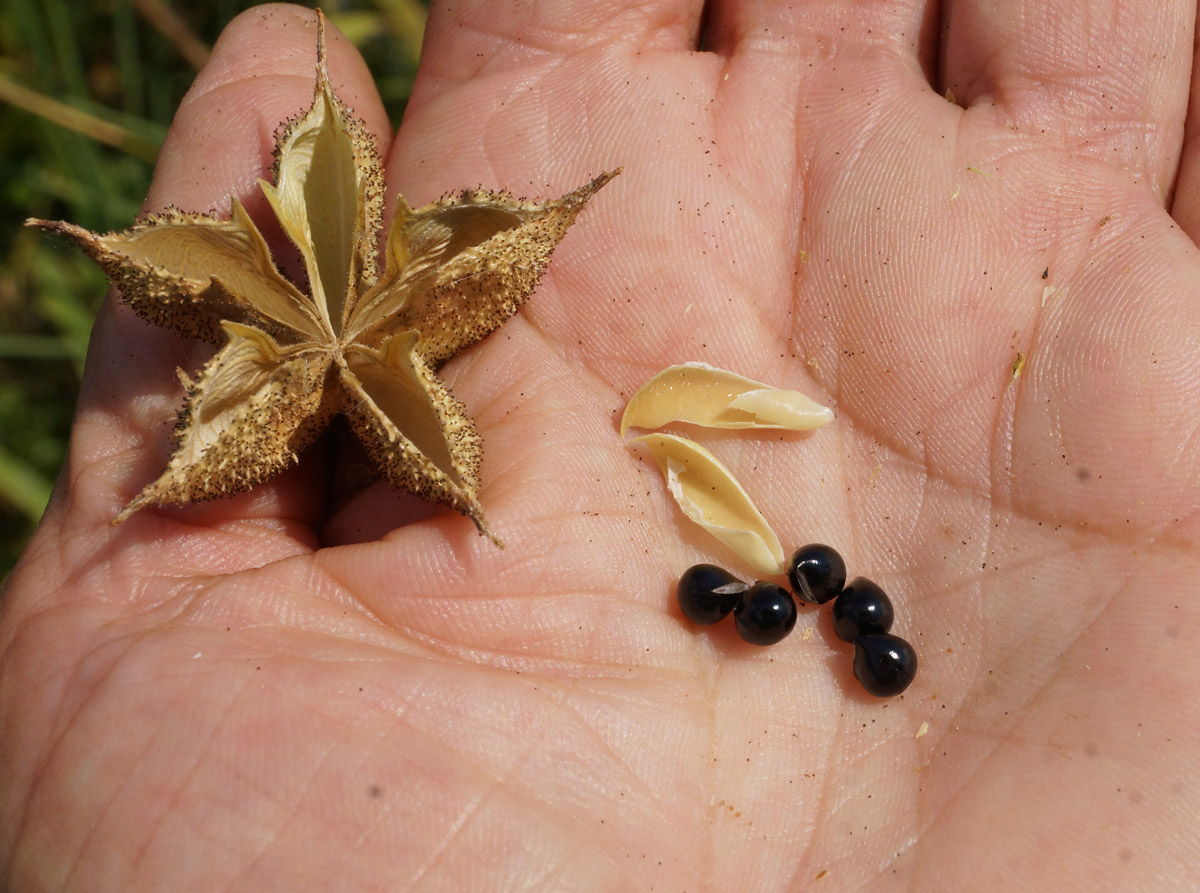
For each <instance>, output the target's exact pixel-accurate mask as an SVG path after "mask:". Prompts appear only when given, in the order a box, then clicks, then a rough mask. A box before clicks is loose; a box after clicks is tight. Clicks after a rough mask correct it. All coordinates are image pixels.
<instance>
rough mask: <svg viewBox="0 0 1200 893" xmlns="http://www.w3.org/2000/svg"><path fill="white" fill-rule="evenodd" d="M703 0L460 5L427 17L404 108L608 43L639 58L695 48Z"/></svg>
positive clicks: (477, 1) (513, 0) (475, 1)
mask: <svg viewBox="0 0 1200 893" xmlns="http://www.w3.org/2000/svg"><path fill="white" fill-rule="evenodd" d="M703 7H704V2H703V0H558V2H555V3H541V4H536V3H535V4H531V3H523V2H520V0H508V2H496V0H467V2H462V3H454V4H448V3H446V4H438V5H436V6H433V7H432V8H431V9H430V11H429V22H428V24H427V25H426V28H425V43H424V46H423V48H422V50H421V70H420V72H418V75H417V80H416V83H415V84H414V85H413V95H412V99H411V100H410V104H413V105H416V106H418V107H419V106H420V105H421V104H422V103H425V102H429V101H431V100H432V99H433V98H435V97H436V96H437V95H438V94H440V93H442V92H444V91H445V90H447V89H449V88H450V87H452V86H454V85H456V84H461V83H463V82H464V81H470V80H474V79H476V78H479V77H480V76H482V75H495V74H499V73H502V72H505V71H509V70H512V69H514V68H525V67H529V68H530V70H531V73H536V72H537V71H538V70H539V69H541V70H545V69H546V68H547V67H552V66H553V65H555V64H556V62H557V60H559V59H561V58H562V57H564V56H570V55H574V54H577V53H580V52H584V51H587V50H594V51H603V49H604V48H606V47H611V46H613V45H614V44H617V45H622V46H627V47H636V48H637V50H638V51H639V52H647V53H650V52H655V51H672V50H690V49H693V48H694V47H695V43H696V39H697V34H698V32H699V27H700V17H701V12H702V11H703Z"/></svg>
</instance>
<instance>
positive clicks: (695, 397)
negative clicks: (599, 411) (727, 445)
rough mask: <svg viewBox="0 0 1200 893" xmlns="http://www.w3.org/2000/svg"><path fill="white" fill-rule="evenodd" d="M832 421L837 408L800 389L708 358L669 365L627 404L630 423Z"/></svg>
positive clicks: (803, 427)
mask: <svg viewBox="0 0 1200 893" xmlns="http://www.w3.org/2000/svg"><path fill="white" fill-rule="evenodd" d="M832 421H833V410H831V409H829V408H828V407H826V406H822V405H821V404H820V403H817V402H815V401H814V400H811V399H810V398H808V397H806V396H804V395H803V394H801V393H800V392H799V391H786V390H783V389H782V388H773V387H771V386H770V385H767V384H763V383H762V382H760V381H754V380H753V379H750V378H745V377H744V376H741V375H737V374H736V373H733V372H728V371H726V370H725V369H718V368H717V367H715V366H710V365H708V364H707V363H683V364H681V365H678V366H668V367H667V368H666V369H664V370H663V371H662V372H660V373H658V375H656V376H654V377H653V378H652V379H650V380H649V381H648V382H646V383H645V384H644V385H643V386H642V387H641V388H640V389H639V390H638V392H637V393H636V394H634V395H633V397H631V398H630V400H629V403H628V404H627V405H626V406H625V414H624V415H622V416H621V436H622V437H624V436H625V431H626V429H628V428H658V427H661V426H662V425H665V424H667V423H668V422H688V423H690V424H693V425H704V426H706V427H708V428H785V429H787V430H790V431H808V430H810V429H812V428H820V427H821V426H822V425H827V424H829V423H830V422H832Z"/></svg>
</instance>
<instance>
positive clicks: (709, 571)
mask: <svg viewBox="0 0 1200 893" xmlns="http://www.w3.org/2000/svg"><path fill="white" fill-rule="evenodd" d="M788 582H789V583H790V584H791V592H788V590H787V589H784V588H783V587H782V586H780V585H778V584H776V583H771V582H769V581H766V580H759V581H758V582H756V583H754V584H753V585H750V584H747V583H745V582H744V581H742V580H740V579H738V578H737V577H736V576H734V575H733V574H731V573H730V572H729V571H727V570H725V569H724V568H722V567H717V566H716V565H713V564H697V565H694V566H692V567H689V568H688V569H687V570H686V571H684V572H683V575H682V576H681V577H680V578H679V585H678V587H677V589H676V595H677V597H678V599H679V607H680V609H681V610H682V611H683V616H685V617H687V618H688V620H690V621H692V622H693V623H696V624H699V625H701V626H710V625H712V624H714V623H717V622H719V621H721V620H723V619H724V618H725V617H727V616H729V614H730V613H732V614H733V620H734V625H735V626H736V628H737V633H738V635H739V636H741V637H742V638H743V639H745V640H746V641H747V642H749V643H750V644H752V645H774V644H775V643H776V642H780V641H782V640H783V639H784V638H785V637H786V636H787V635H788V633H790V632H791V631H792V628H793V627H794V626H795V625H796V599H799V600H800V601H801V602H803V603H805V604H810V605H823V604H825V603H826V602H828V601H833V631H834V633H835V634H836V635H837V637H838V638H839V639H841V640H842V641H843V642H850V643H852V644H853V645H854V676H855V678H856V679H858V681H859V683H860V684H861V685H862V687H863V688H864V689H866V690H867V692H868V693H870V694H873V695H875V696H876V697H880V698H888V697H892V696H893V695H898V694H900V692H902V691H904V689H906V688H908V686H909V683H911V682H912V681H913V678H914V677H915V676H916V674H917V653H916V651H914V650H913V647H912V645H910V644H909V643H908V642H906V641H905V640H904V639H902V638H900V637H899V636H893V635H892V634H891V633H890V630H891V628H892V620H893V618H894V612H893V610H892V602H891V600H890V599H889V598H888V597H887V593H885V592H884V591H883V589H881V588H880V587H879V585H878V584H876V583H874V582H872V581H871V580H868V579H867V578H866V577H855V578H854V579H853V580H851V581H850V583H849V585H847V583H846V562H845V561H844V560H842V556H841V555H839V554H838V553H837V551H836V550H835V549H833V548H831V547H829V546H826V545H823V544H821V543H812V544H810V545H807V546H801V547H800V548H799V549H797V550H796V551H795V552H794V553H792V557H791V560H790V561H789V562H788ZM793 596H794V598H793Z"/></svg>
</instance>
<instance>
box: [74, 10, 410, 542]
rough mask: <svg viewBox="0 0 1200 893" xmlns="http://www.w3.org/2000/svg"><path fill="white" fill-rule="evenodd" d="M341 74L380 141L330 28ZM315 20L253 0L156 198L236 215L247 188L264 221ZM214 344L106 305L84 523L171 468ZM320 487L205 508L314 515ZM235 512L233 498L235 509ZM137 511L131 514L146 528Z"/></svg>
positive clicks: (228, 37) (190, 99) (80, 440)
mask: <svg viewBox="0 0 1200 893" xmlns="http://www.w3.org/2000/svg"><path fill="white" fill-rule="evenodd" d="M327 43H328V55H329V68H330V72H331V77H332V79H333V81H334V84H335V86H336V87H337V89H338V90H339V92H340V93H341V95H342V96H343V97H344V98H345V99H346V101H347V102H349V103H350V104H351V105H352V106H353V107H355V108H356V110H357V113H358V114H359V115H360V116H362V117H364V118H365V119H366V121H367V124H368V126H369V127H370V128H371V129H372V131H373V132H374V133H375V134H377V138H379V139H380V140H384V139H386V138H387V134H388V130H389V126H388V122H387V118H386V115H385V114H384V112H383V109H382V106H381V104H380V102H379V99H378V96H377V94H376V93H375V90H374V86H373V83H372V81H371V78H370V75H369V73H368V72H367V69H366V67H365V65H364V64H363V62H362V60H361V59H360V58H359V57H358V54H357V52H356V51H355V50H354V48H353V47H352V46H350V45H349V44H348V43H347V42H346V41H345V39H344V38H342V37H341V36H340V35H339V34H337V33H336V32H334V31H333V29H332V28H331V29H330V30H329V34H328V40H327ZM315 70H316V26H315V17H314V15H313V14H312V13H311V12H308V11H306V10H302V9H300V8H298V7H293V6H286V5H275V6H266V7H260V8H257V9H254V10H252V11H250V12H247V13H245V14H243V15H242V16H240V17H238V18H237V19H235V20H234V21H233V22H231V23H230V24H229V26H228V27H227V28H226V30H225V32H224V34H223V35H222V37H221V39H220V40H219V41H218V42H217V44H216V46H215V47H214V50H213V55H212V58H211V60H210V62H209V63H208V65H207V66H206V67H205V68H204V70H203V71H202V72H201V73H200V75H199V76H198V77H197V79H196V82H195V84H194V85H193V87H192V89H191V90H190V91H189V92H188V94H187V96H186V97H185V99H184V101H183V102H182V103H181V105H180V108H179V110H178V112H177V114H176V117H175V120H174V122H173V123H172V125H171V130H170V132H169V134H168V137H167V140H166V143H165V144H164V146H163V150H162V153H161V155H160V159H159V163H158V165H157V167H156V170H155V174H154V180H153V185H152V186H151V189H150V194H149V195H148V197H147V199H146V203H145V207H146V208H147V209H148V210H161V209H163V208H165V207H167V206H168V205H174V206H176V207H178V208H181V209H183V210H187V211H216V212H218V213H220V214H223V215H227V214H228V213H229V208H230V196H232V195H236V196H239V197H242V199H243V201H244V203H245V205H246V206H247V208H248V209H252V210H251V213H252V214H253V215H254V216H255V218H256V220H257V221H258V222H259V223H260V225H262V226H264V229H265V230H267V231H268V233H269V232H270V231H271V229H272V227H270V226H268V225H266V223H267V221H269V220H270V215H269V214H268V213H266V208H265V203H264V201H263V199H262V196H261V191H260V190H259V188H258V178H259V177H263V176H267V177H269V176H270V168H271V164H272V153H273V148H274V140H273V135H274V133H275V132H276V130H277V129H278V128H279V126H280V124H281V122H284V121H286V120H288V119H289V118H292V117H294V116H296V115H297V114H298V113H300V112H302V111H303V110H305V109H306V108H307V107H308V106H309V105H311V103H312V97H313V84H314V79H315ZM211 351H212V348H211V347H209V346H206V345H200V344H197V343H195V342H185V341H181V340H180V339H179V338H177V337H175V336H174V335H171V334H169V333H167V332H166V331H164V330H162V329H159V328H156V327H153V326H150V325H149V324H147V323H145V322H143V321H141V320H140V319H138V318H137V317H135V316H134V315H133V313H132V312H130V311H129V310H127V309H125V308H119V307H115V306H114V305H113V304H112V303H110V304H109V305H108V306H107V307H106V308H105V310H104V311H103V312H102V314H101V318H100V320H99V322H98V324H97V327H96V331H95V333H94V335H93V341H92V345H91V349H90V351H89V358H88V368H87V373H86V375H85V378H84V387H83V390H82V394H81V398H80V408H79V413H78V418H77V422H76V427H75V430H74V433H73V437H72V446H71V451H70V455H69V463H70V465H69V468H68V476H69V479H70V480H71V482H72V484H73V492H72V496H73V500H72V502H73V504H74V505H75V507H76V508H78V509H80V510H81V511H80V513H79V514H78V515H77V521H78V522H79V523H82V524H85V525H91V524H97V523H99V522H105V528H104V529H107V527H106V522H107V521H108V520H109V519H110V518H111V517H112V516H113V515H114V514H115V512H116V509H117V508H119V507H120V506H121V505H122V504H123V503H124V502H126V501H127V500H128V499H129V498H130V497H131V496H132V495H133V494H134V493H135V492H137V490H139V489H140V488H141V487H142V486H143V485H145V484H146V483H148V482H149V481H151V480H153V479H154V478H155V477H157V475H158V474H159V473H160V472H161V470H162V468H163V467H165V463H166V459H167V456H168V454H169V451H170V447H171V444H170V433H171V421H172V419H173V418H174V415H175V413H176V411H177V410H178V408H179V406H180V405H181V403H182V401H183V390H182V387H181V386H180V384H179V382H178V381H177V379H176V375H175V369H176V367H177V366H178V367H182V368H184V369H185V370H188V371H194V370H195V369H196V368H197V367H198V365H199V364H200V362H201V361H202V359H203V358H204V357H205V356H206V355H208V354H210V353H211ZM320 493H321V488H320V487H311V488H310V487H303V488H298V487H290V488H288V487H283V488H280V487H274V488H272V487H267V488H263V490H262V492H257V491H256V492H255V493H252V494H249V495H247V496H244V497H239V501H237V502H232V501H220V502H217V503H213V504H211V505H209V506H206V507H205V508H204V509H197V511H198V512H199V513H200V514H199V515H198V516H197V517H200V516H203V517H206V518H208V519H210V520H219V519H220V515H221V514H223V513H225V514H228V513H231V511H232V512H236V515H237V516H238V517H247V516H258V517H276V516H279V517H283V518H291V519H293V520H298V521H302V522H304V521H307V520H308V519H309V518H310V517H311V516H312V515H313V513H314V512H315V511H316V510H317V500H319V499H320ZM235 506H236V509H233V508H232V507H235ZM138 518H139V516H138V515H135V516H134V518H132V519H131V520H130V521H128V522H126V527H128V526H131V525H133V526H136V525H137V524H138V523H139V522H138Z"/></svg>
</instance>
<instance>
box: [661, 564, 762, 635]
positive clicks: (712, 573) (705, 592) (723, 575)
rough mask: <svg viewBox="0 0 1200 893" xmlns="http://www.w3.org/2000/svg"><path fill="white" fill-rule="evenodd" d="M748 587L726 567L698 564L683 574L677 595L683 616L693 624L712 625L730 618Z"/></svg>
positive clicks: (677, 588)
mask: <svg viewBox="0 0 1200 893" xmlns="http://www.w3.org/2000/svg"><path fill="white" fill-rule="evenodd" d="M748 588H749V586H748V585H747V584H746V583H743V582H742V581H741V580H739V579H738V578H737V577H735V576H734V575H733V574H731V573H730V572H729V571H727V570H725V568H723V567H717V566H716V565H715V564H697V565H693V566H692V567H689V568H688V569H687V570H685V571H684V572H683V576H681V577H680V578H679V585H678V586H677V587H676V589H675V594H676V596H677V597H678V598H679V608H680V610H681V611H683V616H684V617H686V618H687V619H688V620H690V621H692V623H698V624H700V625H701V626H709V625H710V624H713V623H716V622H717V621H718V620H721V619H722V618H724V617H726V616H728V614H729V612H730V611H732V610H733V609H734V608H735V607H737V603H738V599H739V598H741V596H742V593H743V592H745V591H746V590H747V589H748Z"/></svg>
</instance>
